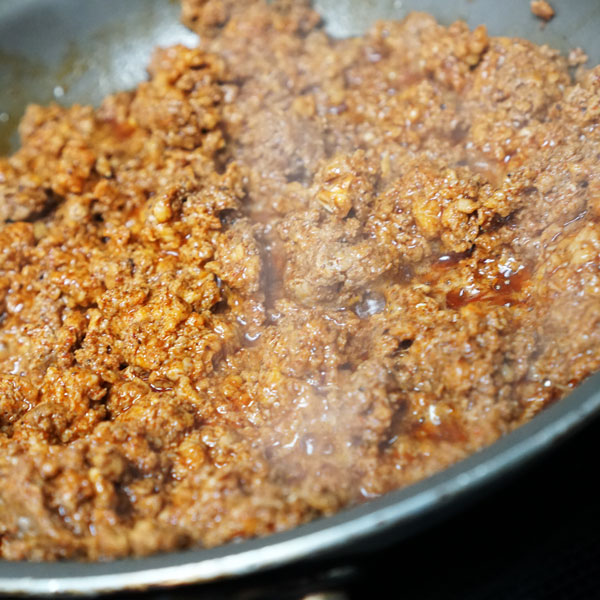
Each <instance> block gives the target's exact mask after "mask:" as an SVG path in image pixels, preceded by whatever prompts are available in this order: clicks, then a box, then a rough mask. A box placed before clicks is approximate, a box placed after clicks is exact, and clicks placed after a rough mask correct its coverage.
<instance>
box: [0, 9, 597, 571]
mask: <svg viewBox="0 0 600 600" xmlns="http://www.w3.org/2000/svg"><path fill="white" fill-rule="evenodd" d="M183 15H184V19H185V21H186V23H187V24H188V25H190V26H191V27H192V28H194V29H196V30H197V31H198V32H199V33H201V34H202V36H201V40H202V41H201V42H200V45H199V47H198V48H194V49H188V48H184V47H174V48H167V49H159V50H157V51H156V53H155V55H154V57H153V59H152V61H151V64H150V67H149V79H148V81H147V82H145V83H143V84H141V85H140V86H139V87H138V88H137V89H136V90H133V91H131V92H124V93H121V94H117V95H114V96H111V97H108V98H107V99H106V100H105V101H104V102H103V104H102V106H101V107H100V108H99V109H97V110H94V109H92V108H88V107H81V106H74V107H72V108H68V109H64V108H59V107H58V106H51V107H46V108H42V107H39V106H32V107H30V108H29V109H28V111H27V114H26V116H25V118H24V120H23V122H22V124H21V128H20V133H21V138H22V147H21V149H20V150H18V151H17V152H16V153H15V154H14V155H13V156H11V157H9V158H5V159H0V221H1V224H0V314H1V315H2V316H1V319H0V556H1V557H2V558H4V559H11V560H12V559H60V558H79V559H88V560H96V559H109V558H115V557H122V556H127V555H146V554H150V553H153V552H158V551H165V550H173V549H177V548H185V547H197V546H215V545H218V544H222V543H225V542H228V541H232V540H239V539H244V538H248V537H253V536H260V535H267V534H269V533H273V532H276V531H281V530H284V529H289V528H291V527H294V526H296V525H298V524H300V523H304V522H307V521H309V520H312V519H314V518H316V517H319V516H322V515H329V514H332V513H334V512H336V511H338V510H340V509H341V508H343V507H345V506H349V505H352V504H356V503H359V502H363V501H365V500H367V499H369V498H371V497H374V496H378V495H381V494H384V493H386V492H387V491H390V490H392V489H396V488H399V487H402V486H406V485H409V484H410V483H412V482H414V481H417V480H419V479H422V478H423V477H426V476H427V475H429V474H432V473H434V472H437V471H439V470H441V469H443V468H445V467H446V466H448V465H450V464H452V463H454V462H456V461H458V460H460V459H461V458H464V457H466V456H468V455H470V454H471V453H473V452H475V451H476V450H478V449H479V448H481V447H483V446H485V445H488V444H490V443H492V442H494V441H495V440H496V439H498V437H500V436H501V435H503V434H505V433H506V432H509V431H511V430H512V429H514V428H515V427H517V426H518V425H520V424H522V423H524V422H525V421H527V420H529V419H531V418H532V417H533V416H534V415H535V414H537V413H538V412H539V411H540V410H542V409H543V408H544V407H545V406H547V405H548V404H549V403H551V402H554V401H556V400H558V399H559V398H561V397H563V396H564V395H565V394H567V393H568V392H569V391H570V390H571V389H573V388H574V387H575V386H576V385H577V383H578V382H580V381H581V380H582V379H583V378H585V377H586V376H588V375H589V374H590V373H592V372H594V371H595V370H596V369H598V367H599V360H600V344H599V342H600V340H599V337H600V279H599V270H598V267H599V265H600V256H599V254H600V235H599V233H600V232H599V229H598V225H597V219H598V212H599V211H600V201H599V200H598V199H599V198H600V171H599V169H598V166H597V162H598V156H600V134H599V133H598V119H599V118H600V108H599V107H600V72H599V71H598V69H592V70H590V71H587V72H584V71H580V72H579V73H578V75H577V77H576V79H575V80H572V78H571V76H570V74H569V65H568V62H567V59H566V58H564V57H562V56H560V55H559V53H557V52H555V51H554V50H551V49H550V48H548V47H539V46H535V45H533V44H531V43H529V42H526V41H523V40H509V39H507V38H488V36H487V34H486V31H485V28H483V27H478V28H476V29H475V30H473V31H469V29H468V28H467V26H466V25H464V24H462V23H455V24H454V25H451V26H450V27H448V28H445V27H442V26H440V25H438V24H436V22H435V21H434V20H433V18H431V17H429V16H427V15H423V14H413V15H410V16H409V17H408V18H407V19H406V20H404V21H402V22H399V23H394V22H382V23H378V24H376V25H375V26H374V27H372V28H371V29H370V31H369V32H367V34H365V36H363V37H360V38H354V39H348V40H333V39H330V38H328V37H327V35H326V34H325V33H324V31H323V30H322V29H321V28H320V25H319V17H318V15H316V13H314V12H313V11H311V10H310V8H309V7H307V6H306V5H304V4H303V3H302V2H287V3H286V2H279V3H275V4H274V5H272V6H270V7H267V6H266V4H263V3H262V2H243V3H242V2H227V1H225V2H224V1H220V0H210V1H208V2H207V1H199V0H186V1H184V5H183Z"/></svg>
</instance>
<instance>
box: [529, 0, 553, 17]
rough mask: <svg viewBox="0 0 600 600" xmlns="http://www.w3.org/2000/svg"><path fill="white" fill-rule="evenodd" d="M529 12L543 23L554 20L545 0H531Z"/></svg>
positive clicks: (551, 9) (550, 8)
mask: <svg viewBox="0 0 600 600" xmlns="http://www.w3.org/2000/svg"><path fill="white" fill-rule="evenodd" d="M531 12H532V13H533V14H534V15H535V16H536V17H538V18H540V19H543V20H544V21H550V19H552V18H554V9H553V8H552V6H550V4H549V3H548V2H546V0H531Z"/></svg>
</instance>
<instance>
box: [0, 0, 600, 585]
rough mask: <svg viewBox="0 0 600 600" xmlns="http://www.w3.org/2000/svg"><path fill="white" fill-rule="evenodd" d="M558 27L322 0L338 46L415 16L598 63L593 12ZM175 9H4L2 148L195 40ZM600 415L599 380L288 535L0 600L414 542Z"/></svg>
mask: <svg viewBox="0 0 600 600" xmlns="http://www.w3.org/2000/svg"><path fill="white" fill-rule="evenodd" d="M551 1H552V4H553V6H554V7H555V8H556V10H557V16H556V18H555V19H554V20H553V21H551V22H550V23H549V24H547V25H542V24H541V23H540V21H539V20H537V19H535V18H534V17H533V16H532V15H531V14H530V12H529V1H528V0H504V1H503V2H497V1H496V0H454V1H453V2H447V0H362V1H361V0H356V1H353V0H320V1H317V2H316V3H315V4H316V6H317V8H318V9H319V10H320V11H321V13H322V14H323V15H324V17H325V22H326V25H327V28H328V30H329V31H330V32H331V33H332V34H333V35H335V36H344V35H353V34H358V33H361V32H362V31H364V30H365V28H366V27H368V25H369V24H370V23H372V22H373V21H374V20H376V19H378V18H401V17H403V16H404V15H405V14H406V13H407V12H408V11H410V10H422V11H427V12H431V13H432V14H433V15H435V16H436V17H437V18H438V20H440V22H442V23H446V24H447V23H450V22H452V21H453V20H456V19H464V20H466V21H467V22H468V23H469V25H471V26H476V25H478V24H480V23H484V24H485V25H487V27H488V30H489V32H490V33H491V34H493V35H509V36H520V37H525V38H528V39H530V40H532V41H534V42H536V43H547V44H549V45H551V46H554V47H556V48H558V49H560V50H562V51H564V52H566V51H568V50H569V49H570V48H573V47H576V46H581V47H582V48H584V49H585V51H586V52H587V53H588V55H589V56H590V62H591V63H592V64H597V63H599V62H600V36H598V35H597V31H598V27H599V26H600V3H599V2H597V0H578V1H577V2H572V1H571V0H551ZM194 39H195V38H194V35H193V34H191V33H190V32H189V31H187V30H186V29H184V28H183V27H182V26H181V25H179V23H178V6H177V5H176V4H175V3H174V2H172V1H170V0H127V2H123V1H122V0H0V141H1V144H2V146H1V147H0V151H4V152H6V151H8V150H9V149H11V148H13V149H14V147H15V143H16V141H15V136H14V133H13V132H14V130H15V125H16V123H17V121H18V119H19V117H20V115H21V114H22V112H23V109H24V106H25V104H26V103H28V102H40V103H47V102H49V101H52V100H57V101H59V102H62V103H65V104H71V103H74V102H80V103H94V104H97V103H98V102H99V100H100V99H101V98H102V97H103V96H105V95H106V94H108V93H111V92H114V91H117V90H120V89H126V88H131V87H132V86H134V85H135V84H136V83H137V82H138V81H140V80H141V79H143V78H144V67H145V65H146V64H147V62H148V58H149V55H150V52H151V50H152V48H153V47H154V46H156V45H167V44H171V43H176V42H182V43H184V44H188V45H189V44H193V43H194ZM598 412H600V374H598V375H595V376H593V377H591V378H589V379H588V380H587V381H586V382H584V383H583V384H582V385H581V386H580V387H579V388H578V389H577V390H575V392H574V393H572V394H571V395H570V396H569V397H567V398H565V399H564V400H562V401H560V402H558V403H557V404H555V405H554V406H551V407H549V408H548V409H547V410H545V411H544V412H543V413H542V414H541V415H539V416H537V417H536V418H535V419H533V421H531V422H530V423H528V424H526V425H524V426H523V427H521V428H519V429H518V430H516V431H515V432H513V433H511V434H509V435H507V436H505V437H504V438H502V439H501V440H499V441H498V442H496V443H495V444H493V445H492V446H490V447H488V448H486V449H484V450H482V451H480V452H478V453H476V454H474V455H473V456H471V457H469V458H467V459H466V460H463V461H461V462H460V463H458V464H456V465H454V466H453V467H451V468H449V469H446V470H445V471H443V472H441V473H439V474H437V475H435V476H433V477H430V478H428V479H426V480H424V481H421V482H419V483H417V484H415V485H412V486H410V487H408V488H405V489H403V490H399V491H396V492H391V493H389V494H387V495H385V496H383V497H381V498H378V499H376V500H372V501H370V502H368V503H366V504H364V505H361V506H358V507H355V508H351V509H348V510H344V511H342V512H340V513H338V514H337V515H334V516H332V517H327V518H323V519H320V520H317V521H314V522H312V523H309V524H307V525H303V526H301V527H297V528H295V529H293V530H291V531H288V532H285V533H280V534H274V535H272V536H269V537H266V538H262V539H256V540H250V541H246V542H242V543H236V544H228V545H225V546H221V547H219V548H215V549H209V550H190V551H186V552H177V553H169V554H161V555H156V556H152V557H149V558H144V559H127V560H118V561H113V562H105V563H92V564H87V563H85V564H82V563H75V562H61V563H9V562H2V561H0V593H2V594H17V593H18V594H26V595H27V594H28V595H34V594H35V595H56V594H80V595H91V594H96V593H101V592H114V591H123V590H133V589H148V588H150V587H159V586H174V585H178V584H183V583H193V582H208V581H214V580H218V579H224V578H228V577H240V576H243V575H246V574H249V573H255V572H257V571H263V570H267V569H272V568H275V567H279V566H283V565H286V564H290V563H298V562H302V561H306V560H307V559H314V558H316V557H317V558H319V557H325V556H331V555H333V554H346V553H348V554H350V553H356V552H365V551H367V550H368V549H370V548H374V547H381V546H382V545H384V544H386V543H390V542H391V541H398V540H400V539H402V538H406V537H407V536H409V535H412V534H414V533H415V532H417V531H418V530H419V528H422V527H424V526H426V525H428V524H430V523H431V522H433V521H435V520H436V519H440V518H442V517H443V516H445V515H447V514H448V513H449V512H450V511H451V510H456V509H457V507H459V506H464V505H465V504H466V503H467V502H469V501H473V500H474V499H475V498H477V496H478V494H481V493H483V492H489V491H490V489H493V486H494V485H498V484H499V483H501V482H502V480H503V478H504V477H506V476H507V475H508V474H510V473H512V472H514V471H515V470H516V469H518V468H520V467H522V466H523V465H525V464H526V463H528V462H529V461H531V460H532V459H533V458H534V457H536V456H540V455H541V454H542V453H543V452H544V451H545V450H547V449H548V448H549V447H550V446H551V445H553V444H556V443H557V442H559V441H560V440H561V439H562V438H564V437H565V436H566V435H567V434H570V433H573V432H574V431H576V430H577V429H578V428H579V427H581V426H583V425H584V424H585V423H586V422H588V421H589V420H590V419H591V418H593V416H594V414H596V413H598Z"/></svg>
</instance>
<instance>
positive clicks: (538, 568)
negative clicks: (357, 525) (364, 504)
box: [128, 419, 600, 600]
mask: <svg viewBox="0 0 600 600" xmlns="http://www.w3.org/2000/svg"><path fill="white" fill-rule="evenodd" d="M598 440H600V419H595V420H594V421H593V422H591V423H589V424H588V425H587V426H586V427H585V428H584V429H583V430H582V431H580V432H578V433H577V434H576V435H574V436H573V437H571V438H570V439H569V440H567V441H566V442H562V443H560V444H559V445H558V446H556V447H554V448H553V449H552V450H551V451H550V452H548V453H547V454H545V455H544V456H543V458H541V459H538V460H537V462H535V463H534V464H533V465H530V466H528V467H526V468H525V469H524V470H521V471H519V472H518V473H515V474H513V476H512V477H511V479H510V480H509V481H505V482H503V483H502V484H501V485H500V486H499V487H498V488H496V489H495V490H493V491H492V492H491V493H490V494H489V495H487V496H486V497H484V498H483V499H481V500H479V501H477V502H476V503H475V504H473V505H472V506H470V507H468V508H465V509H464V510H462V511H460V512H459V513H458V514H455V515H454V516H453V517H449V518H447V519H446V520H445V521H442V522H440V523H436V524H432V525H431V527H429V528H428V529H426V530H425V531H424V532H422V533H421V534H419V535H417V536H414V537H412V538H410V539H408V540H406V541H404V542H402V543H400V544H397V545H395V546H392V547H389V548H387V549H386V550H383V551H378V552H375V553H370V554H365V555H364V556H359V557H357V558H355V559H352V560H344V561H343V562H340V561H338V562H326V563H323V562H321V563H316V564H312V565H305V566H302V567H295V568H292V569H289V568H287V569H283V570H279V571H275V572H272V573H267V574H263V575H260V576H256V577H250V578H245V579H242V580H237V581H235V582H229V583H224V584H218V585H214V584H212V585H208V586H192V587H187V588H181V589H178V590H172V591H163V592H153V593H147V594H144V595H130V596H128V597H129V598H134V599H135V598H140V599H141V598H145V599H148V600H191V599H192V598H203V599H207V600H225V599H227V600H255V599H259V598H267V599H282V600H296V599H300V598H304V597H305V596H309V595H310V594H315V593H318V592H325V595H324V596H321V597H322V598H327V599H328V600H329V599H331V600H334V599H335V600H338V598H339V599H340V600H341V599H342V598H343V599H349V600H354V599H363V598H388V597H390V598H402V600H438V599H443V600H546V599H552V600H554V599H560V600H563V599H564V600H593V599H595V598H600V503H599V502H598V498H599V492H598V487H597V485H596V480H597V479H598V458H599V452H598Z"/></svg>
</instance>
